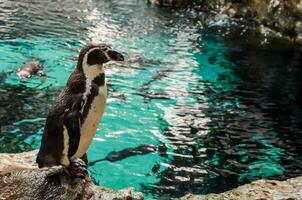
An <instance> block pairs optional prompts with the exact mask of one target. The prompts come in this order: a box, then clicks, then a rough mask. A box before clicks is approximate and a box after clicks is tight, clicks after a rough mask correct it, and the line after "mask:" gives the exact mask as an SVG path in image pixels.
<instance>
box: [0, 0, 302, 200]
mask: <svg viewBox="0 0 302 200" xmlns="http://www.w3.org/2000/svg"><path fill="white" fill-rule="evenodd" d="M234 23H237V22H228V21H227V20H225V19H224V18H222V17H220V18H219V17H216V18H215V17H213V18H212V17H208V16H206V15H205V14H203V13H200V12H198V11H196V10H194V9H185V10H179V11H177V10H173V9H167V8H155V7H149V6H148V5H146V3H145V2H144V1H134V0H127V1H122V2H121V1H115V0H114V1H100V0H91V1H79V0H76V1H71V0H70V1H64V2H60V1H53V2H48V1H35V0H27V1H2V2H1V3H0V26H1V28H0V63H1V65H0V71H1V72H2V73H1V74H0V75H1V76H0V80H1V84H0V100H1V101H0V102H1V104H0V126H1V129H0V151H1V152H22V151H27V150H32V149H37V148H39V145H40V140H41V134H42V132H43V126H44V123H45V117H46V116H47V113H48V109H49V108H50V107H51V105H52V103H53V102H54V100H55V98H56V96H57V95H58V93H59V91H60V89H61V88H62V87H63V86H64V85H65V83H66V81H67V79H68V76H69V74H70V73H71V72H72V71H73V69H74V66H75V64H76V61H77V54H78V51H79V49H80V48H81V47H82V46H83V44H85V43H86V42H87V41H90V40H98V41H102V42H106V43H108V44H110V45H111V46H112V47H113V48H114V49H116V50H118V51H120V52H123V54H125V57H126V62H125V63H124V64H123V65H118V64H115V63H109V64H108V65H107V66H106V76H107V82H108V84H109V86H110V87H109V98H108V102H107V107H106V113H105V116H104V118H103V119H102V123H101V124H100V125H99V128H98V131H97V134H96V137H95V138H94V140H93V143H92V144H91V146H90V148H89V151H88V157H89V160H90V162H93V165H91V166H90V168H89V171H90V173H91V175H92V177H93V180H94V181H95V183H97V184H99V185H104V186H108V187H112V188H116V189H119V188H125V187H130V186H131V187H135V188H136V189H137V190H139V191H142V192H143V193H144V194H145V196H146V197H147V198H159V197H161V198H163V199H169V198H171V197H179V196H183V195H184V194H186V193H188V192H193V193H197V194H200V193H208V192H220V191H225V190H228V189H231V188H234V187H236V186H238V185H241V184H244V183H248V182H251V181H253V180H257V179H261V178H269V179H285V178H288V177H294V176H298V175H301V174H302V169H301V161H302V157H301V155H302V154H301V153H302V152H301V148H300V147H301V144H302V136H301V132H302V131H301V130H302V127H301V125H302V105H301V102H302V101H301V100H302V96H301V95H302V94H301V91H302V88H301V86H302V85H301V84H302V82H301V80H302V77H301V76H302V73H301V61H302V53H301V51H300V50H299V49H298V47H295V46H294V45H290V44H287V43H283V42H282V41H271V42H270V43H264V44H263V42H262V41H264V40H261V38H260V40H259V37H258V36H257V35H255V34H253V33H251V32H249V31H247V29H246V28H245V27H244V26H242V27H241V25H239V28H235V26H234V25H232V24H234ZM237 27H238V26H237ZM32 59H38V60H40V61H41V62H43V65H44V70H45V73H46V74H47V77H46V79H42V80H41V79H39V78H33V79H31V80H26V81H19V79H18V77H17V76H16V75H15V74H14V72H15V70H16V69H18V67H19V66H20V65H21V64H22V63H24V62H26V61H29V60H32ZM146 149H147V150H146ZM137 150H139V151H137ZM127 151H128V152H129V151H131V152H132V153H130V154H131V155H132V156H129V157H127V156H124V155H125V152H127ZM112 152H113V153H112ZM118 152H120V154H118ZM133 152H134V153H133ZM136 154H137V155H136ZM104 158H106V159H104ZM98 160H101V161H99V162H96V161H98ZM94 161H95V162H94Z"/></svg>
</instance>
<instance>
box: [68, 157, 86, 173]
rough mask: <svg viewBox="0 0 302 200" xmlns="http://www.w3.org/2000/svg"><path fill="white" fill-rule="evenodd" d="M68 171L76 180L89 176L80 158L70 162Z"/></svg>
mask: <svg viewBox="0 0 302 200" xmlns="http://www.w3.org/2000/svg"><path fill="white" fill-rule="evenodd" d="M67 170H68V173H69V174H70V175H71V176H73V177H76V178H85V177H86V175H88V171H87V166H86V164H85V162H84V161H83V160H82V159H80V158H78V159H75V160H72V161H70V165H69V166H68V168H67Z"/></svg>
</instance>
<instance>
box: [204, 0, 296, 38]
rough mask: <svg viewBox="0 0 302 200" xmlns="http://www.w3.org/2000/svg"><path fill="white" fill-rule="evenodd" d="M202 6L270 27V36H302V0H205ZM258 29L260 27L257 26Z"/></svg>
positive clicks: (266, 27)
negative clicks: (301, 23)
mask: <svg viewBox="0 0 302 200" xmlns="http://www.w3.org/2000/svg"><path fill="white" fill-rule="evenodd" d="M201 4H202V6H203V7H206V8H207V9H208V10H211V11H213V10H215V11H216V12H217V13H219V14H226V15H228V16H229V17H232V18H240V19H245V20H246V21H247V22H254V23H252V24H251V25H254V24H255V25H256V27H257V25H258V26H263V27H265V29H270V30H271V31H270V33H272V34H269V36H274V37H276V36H278V37H279V36H281V37H283V38H287V39H291V40H293V41H295V40H297V39H299V38H302V30H301V25H300V22H301V21H302V0H249V1H236V0H212V1H209V0H203V1H202V3H201ZM257 29H258V28H257Z"/></svg>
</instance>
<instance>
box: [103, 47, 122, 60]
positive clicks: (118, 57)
mask: <svg viewBox="0 0 302 200" xmlns="http://www.w3.org/2000/svg"><path fill="white" fill-rule="evenodd" d="M107 55H108V56H109V60H114V61H124V56H123V55H122V54H120V53H119V52H117V51H113V50H111V49H110V50H109V51H107Z"/></svg>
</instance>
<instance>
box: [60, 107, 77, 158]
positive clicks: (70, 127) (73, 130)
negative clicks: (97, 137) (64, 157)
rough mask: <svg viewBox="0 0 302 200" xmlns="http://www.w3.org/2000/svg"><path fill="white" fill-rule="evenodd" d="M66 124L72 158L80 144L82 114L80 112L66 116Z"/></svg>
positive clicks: (69, 153) (69, 151)
mask: <svg viewBox="0 0 302 200" xmlns="http://www.w3.org/2000/svg"><path fill="white" fill-rule="evenodd" d="M64 124H65V126H66V128H67V133H68V136H69V149H68V157H69V158H70V157H72V156H73V155H74V154H75V153H76V151H77V149H78V146H79V144H80V136H81V135H80V113H79V111H72V112H70V113H68V114H66V116H65V118H64Z"/></svg>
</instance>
